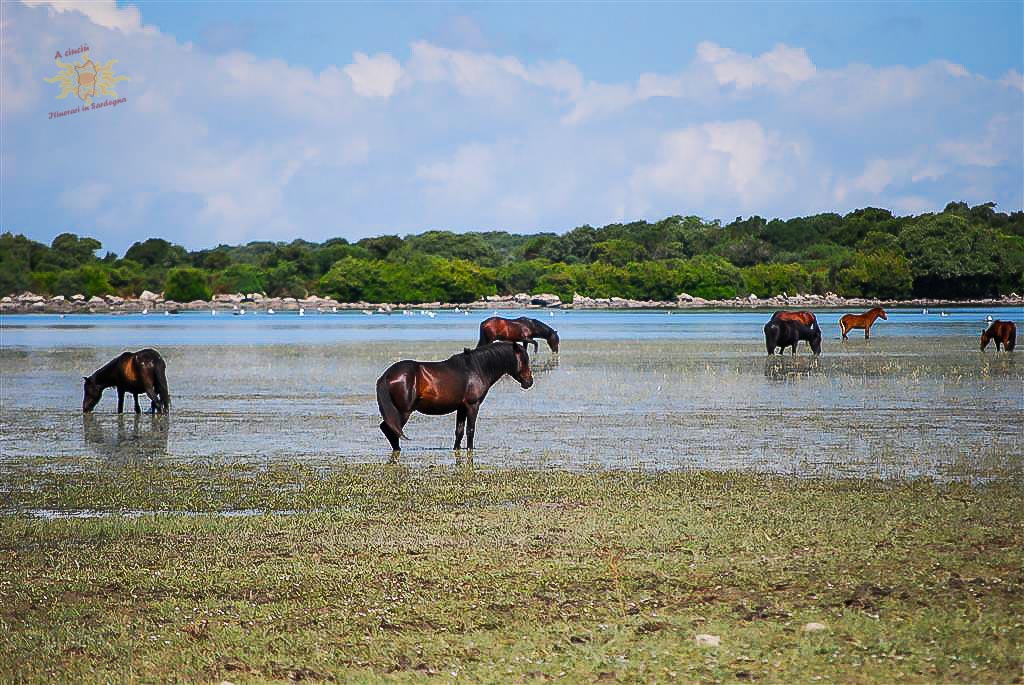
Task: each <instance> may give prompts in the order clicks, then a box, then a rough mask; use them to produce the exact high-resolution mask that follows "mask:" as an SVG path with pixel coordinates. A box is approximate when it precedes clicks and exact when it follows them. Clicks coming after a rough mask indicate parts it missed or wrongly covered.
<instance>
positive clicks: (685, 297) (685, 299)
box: [676, 293, 693, 302]
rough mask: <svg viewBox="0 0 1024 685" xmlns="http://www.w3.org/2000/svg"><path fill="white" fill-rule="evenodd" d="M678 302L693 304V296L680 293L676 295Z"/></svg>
mask: <svg viewBox="0 0 1024 685" xmlns="http://www.w3.org/2000/svg"><path fill="white" fill-rule="evenodd" d="M676 301H677V302H693V295H691V294H690V293H679V294H678V295H676Z"/></svg>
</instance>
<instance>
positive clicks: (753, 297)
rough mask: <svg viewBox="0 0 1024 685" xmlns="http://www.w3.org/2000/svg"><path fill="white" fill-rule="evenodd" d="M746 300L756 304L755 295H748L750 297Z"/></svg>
mask: <svg viewBox="0 0 1024 685" xmlns="http://www.w3.org/2000/svg"><path fill="white" fill-rule="evenodd" d="M747 299H748V300H750V301H751V302H757V295H755V294H754V293H750V297H748V298H747Z"/></svg>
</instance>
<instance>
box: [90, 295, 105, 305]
mask: <svg viewBox="0 0 1024 685" xmlns="http://www.w3.org/2000/svg"><path fill="white" fill-rule="evenodd" d="M89 304H106V300H104V299H103V298H102V297H98V296H96V295H93V296H92V297H90V298H89Z"/></svg>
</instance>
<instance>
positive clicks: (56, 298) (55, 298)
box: [4, 295, 64, 302]
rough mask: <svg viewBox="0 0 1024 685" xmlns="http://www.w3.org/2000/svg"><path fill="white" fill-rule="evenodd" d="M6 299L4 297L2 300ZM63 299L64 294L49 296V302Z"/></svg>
mask: <svg viewBox="0 0 1024 685" xmlns="http://www.w3.org/2000/svg"><path fill="white" fill-rule="evenodd" d="M6 299H7V298H6V297H5V298H4V300H6ZM63 301H64V296H63V295H54V296H53V297H51V298H50V302H63Z"/></svg>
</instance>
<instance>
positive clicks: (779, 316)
mask: <svg viewBox="0 0 1024 685" xmlns="http://www.w3.org/2000/svg"><path fill="white" fill-rule="evenodd" d="M771 320H772V321H776V320H777V321H796V322H798V323H802V324H803V325H805V326H810V325H811V324H817V323H818V318H817V317H816V316H814V312H806V311H797V312H791V311H778V312H775V313H774V314H772V318H771Z"/></svg>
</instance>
